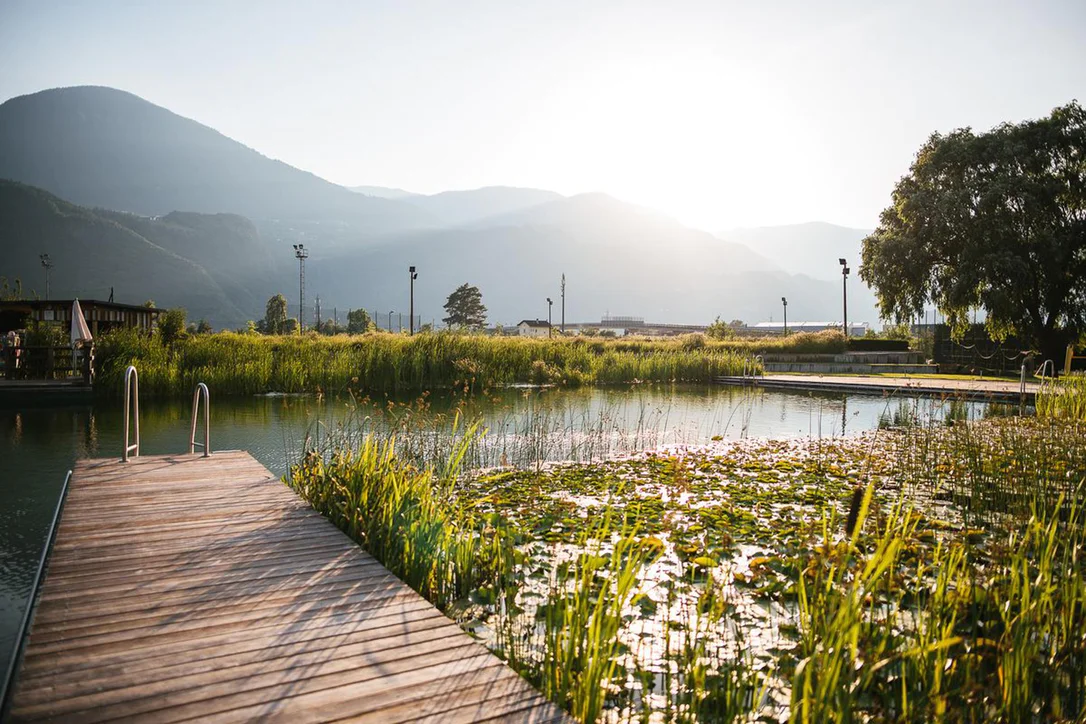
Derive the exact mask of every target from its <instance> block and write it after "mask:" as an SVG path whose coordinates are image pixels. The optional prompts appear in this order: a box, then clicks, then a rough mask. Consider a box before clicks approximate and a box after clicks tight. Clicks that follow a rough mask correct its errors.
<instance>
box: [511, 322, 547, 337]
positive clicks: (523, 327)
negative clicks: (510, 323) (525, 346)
mask: <svg viewBox="0 0 1086 724" xmlns="http://www.w3.org/2000/svg"><path fill="white" fill-rule="evenodd" d="M517 334H518V335H520V336H521V337H549V336H551V325H550V323H549V322H545V321H543V320H542V319H523V320H521V322H520V324H518V325H517Z"/></svg>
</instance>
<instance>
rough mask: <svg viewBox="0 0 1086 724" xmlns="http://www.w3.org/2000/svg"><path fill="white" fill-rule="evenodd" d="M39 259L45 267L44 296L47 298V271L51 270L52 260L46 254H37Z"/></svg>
mask: <svg viewBox="0 0 1086 724" xmlns="http://www.w3.org/2000/svg"><path fill="white" fill-rule="evenodd" d="M38 258H39V259H41V265H42V267H43V268H44V269H45V298H46V299H48V298H49V273H50V272H51V271H53V260H52V259H50V258H49V255H48V254H40V255H39V256H38Z"/></svg>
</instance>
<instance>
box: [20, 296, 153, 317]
mask: <svg viewBox="0 0 1086 724" xmlns="http://www.w3.org/2000/svg"><path fill="white" fill-rule="evenodd" d="M73 302H75V300H74V299H14V300H10V301H2V302H0V308H3V309H14V310H26V311H30V310H34V309H58V308H64V309H71V306H72V303H73ZM79 306H80V307H82V308H87V307H101V308H104V309H123V310H127V311H130V312H152V313H154V314H158V313H159V312H162V311H164V310H162V309H157V308H155V307H145V306H143V305H142V304H121V303H119V302H103V301H99V300H97V299H80V300H79Z"/></svg>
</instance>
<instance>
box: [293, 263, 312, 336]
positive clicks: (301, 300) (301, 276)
mask: <svg viewBox="0 0 1086 724" xmlns="http://www.w3.org/2000/svg"><path fill="white" fill-rule="evenodd" d="M294 256H296V257H297V258H298V331H300V332H304V331H305V260H306V259H308V258H309V249H306V248H305V244H295V245H294Z"/></svg>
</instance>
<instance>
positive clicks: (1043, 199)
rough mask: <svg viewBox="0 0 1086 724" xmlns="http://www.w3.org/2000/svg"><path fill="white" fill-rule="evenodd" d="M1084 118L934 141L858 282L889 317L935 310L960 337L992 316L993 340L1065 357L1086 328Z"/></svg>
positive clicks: (875, 236) (885, 219)
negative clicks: (978, 318)
mask: <svg viewBox="0 0 1086 724" xmlns="http://www.w3.org/2000/svg"><path fill="white" fill-rule="evenodd" d="M1084 158H1086V111H1084V110H1083V108H1082V107H1081V106H1080V105H1079V104H1078V103H1077V102H1073V103H1070V104H1069V105H1066V106H1063V107H1061V108H1056V109H1055V110H1053V111H1052V113H1051V115H1049V116H1048V117H1046V118H1041V119H1038V120H1030V121H1024V122H1022V123H1018V124H1011V123H1006V124H1003V125H1001V126H998V127H997V128H994V129H992V130H991V131H989V132H987V133H981V134H974V133H973V132H972V130H970V129H968V128H963V129H958V130H956V131H952V132H951V133H949V134H948V135H945V136H944V135H941V134H938V133H936V134H934V135H932V136H931V138H929V139H928V141H927V143H925V144H924V146H923V147H922V148H921V149H920V151H919V152H918V153H917V156H916V160H915V161H914V162H913V165H912V167H911V168H910V169H909V173H908V175H906V176H905V177H904V178H902V179H901V180H900V181H899V182H898V184H897V186H896V187H895V188H894V192H893V196H892V199H893V203H892V205H891V206H890V207H888V208H887V209H886V210H884V211H883V212H882V214H881V216H880V219H879V225H878V228H876V229H875V231H874V232H873V233H872V234H871V235H870V236H868V237H867V238H866V239H864V240H863V263H862V265H861V266H860V278H862V279H863V280H864V281H866V282H867V283H868V284H870V285H871V286H872V287H874V288H875V290H876V292H877V294H878V298H879V308H880V312H881V315H882V317H883V318H884V319H890V320H895V321H898V322H904V321H906V320H908V319H911V318H912V317H915V316H916V315H918V314H920V313H921V312H922V310H923V309H924V307H925V305H926V304H927V303H928V302H929V300H930V301H932V302H934V303H935V305H936V306H937V307H938V308H939V310H940V311H942V312H943V313H944V314H945V315H946V318H947V322H948V323H949V324H950V326H951V328H952V331H953V333H954V334H955V335H956V336H959V337H960V336H961V335H962V334H964V332H965V331H966V330H967V329H968V327H969V322H970V319H969V318H970V312H971V311H972V310H974V309H977V308H982V309H984V310H986V312H987V321H986V323H985V324H986V327H987V329H988V333H989V334H990V335H991V336H992V337H993V338H994V339H999V340H1002V339H1006V338H1007V337H1008V336H1009V335H1011V334H1015V335H1017V336H1018V337H1019V338H1020V339H1022V340H1023V341H1025V342H1026V343H1027V344H1031V345H1033V346H1034V348H1035V349H1037V350H1039V351H1040V352H1042V354H1043V356H1044V357H1046V358H1052V359H1055V360H1059V359H1060V357H1061V356H1062V353H1063V346H1064V345H1065V344H1066V343H1067V341H1068V340H1070V339H1071V338H1073V337H1074V336H1076V335H1078V334H1080V333H1081V332H1083V331H1084V330H1086V212H1084V209H1086V172H1084V171H1083V159H1084Z"/></svg>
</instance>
